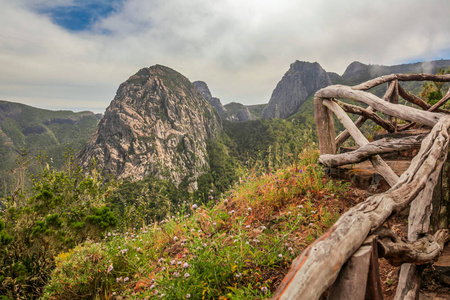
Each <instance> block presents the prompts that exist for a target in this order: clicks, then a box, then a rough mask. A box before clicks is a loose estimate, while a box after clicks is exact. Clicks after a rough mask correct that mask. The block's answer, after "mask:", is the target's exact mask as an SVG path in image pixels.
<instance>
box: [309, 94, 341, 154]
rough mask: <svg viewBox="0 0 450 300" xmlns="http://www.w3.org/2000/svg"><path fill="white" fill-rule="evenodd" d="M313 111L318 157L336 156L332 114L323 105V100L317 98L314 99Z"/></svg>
mask: <svg viewBox="0 0 450 300" xmlns="http://www.w3.org/2000/svg"><path fill="white" fill-rule="evenodd" d="M314 110H315V113H314V118H315V121H316V127H317V134H318V136H319V151H320V155H323V154H336V151H337V149H336V143H335V130H334V120H333V113H332V112H331V111H330V110H329V109H328V108H327V107H325V106H324V105H323V99H322V98H319V97H315V98H314Z"/></svg>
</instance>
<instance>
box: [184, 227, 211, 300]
mask: <svg viewBox="0 0 450 300" xmlns="http://www.w3.org/2000/svg"><path fill="white" fill-rule="evenodd" d="M216 225H217V223H216V222H214V223H213V226H216ZM188 295H189V294H188Z"/></svg>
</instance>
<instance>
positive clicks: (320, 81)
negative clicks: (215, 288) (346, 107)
mask: <svg viewBox="0 0 450 300" xmlns="http://www.w3.org/2000/svg"><path fill="white" fill-rule="evenodd" d="M330 84H331V81H330V78H329V76H328V73H327V72H326V71H325V70H324V69H323V68H322V67H321V66H320V65H319V64H318V63H317V62H314V63H310V62H305V61H298V60H297V61H295V62H294V63H292V64H291V66H290V68H289V70H288V71H287V72H286V74H284V76H283V78H282V79H281V81H280V82H278V84H277V86H276V88H275V90H274V91H273V93H272V96H271V98H270V101H269V105H268V106H267V107H266V108H265V109H264V111H263V114H262V118H263V119H268V118H275V117H279V118H286V117H289V116H291V115H292V114H294V113H295V112H297V110H298V109H299V107H300V106H301V105H302V104H303V103H304V102H305V101H306V99H307V98H308V97H310V96H311V95H313V94H314V93H315V92H316V91H317V90H319V89H321V88H323V87H326V86H328V85H330Z"/></svg>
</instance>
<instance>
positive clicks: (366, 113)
mask: <svg viewBox="0 0 450 300" xmlns="http://www.w3.org/2000/svg"><path fill="white" fill-rule="evenodd" d="M335 102H336V103H337V104H338V105H339V106H340V107H342V109H343V110H344V111H346V112H348V113H352V114H358V115H361V116H363V117H365V118H366V119H371V120H372V121H374V122H375V123H376V124H378V125H380V126H381V127H383V128H384V129H386V130H387V131H389V132H394V131H395V127H394V125H392V123H390V122H388V121H386V120H384V119H383V118H381V117H380V116H379V115H377V114H376V113H375V112H373V111H371V110H367V109H365V108H363V107H360V106H356V105H351V104H348V103H344V102H341V101H335Z"/></svg>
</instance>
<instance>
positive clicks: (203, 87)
mask: <svg viewBox="0 0 450 300" xmlns="http://www.w3.org/2000/svg"><path fill="white" fill-rule="evenodd" d="M193 84H194V86H195V87H196V88H197V90H199V92H200V93H201V94H202V96H203V97H204V98H205V99H206V100H208V102H209V104H211V105H212V106H213V107H214V108H215V109H216V110H217V111H218V112H219V114H220V115H221V116H222V117H223V118H224V119H228V114H227V109H226V108H225V107H224V106H223V105H222V102H220V99H219V98H216V97H213V96H212V94H211V91H210V90H209V88H208V85H207V84H206V82H204V81H194V82H193Z"/></svg>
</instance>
